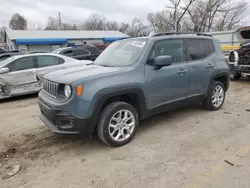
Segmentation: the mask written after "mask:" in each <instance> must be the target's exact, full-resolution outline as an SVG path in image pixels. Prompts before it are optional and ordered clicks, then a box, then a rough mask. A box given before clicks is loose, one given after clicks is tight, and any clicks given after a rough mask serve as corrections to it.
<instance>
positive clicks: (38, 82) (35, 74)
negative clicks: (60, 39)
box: [0, 53, 92, 99]
mask: <svg viewBox="0 0 250 188" xmlns="http://www.w3.org/2000/svg"><path fill="white" fill-rule="evenodd" d="M91 62H92V61H79V60H76V59H73V58H70V57H66V56H62V55H59V54H51V53H38V54H28V55H16V56H13V57H10V58H7V59H5V60H3V61H0V99H2V98H8V97H13V96H17V95H24V94H30V93H37V92H39V91H40V89H41V87H42V78H43V76H44V75H45V74H47V73H50V72H52V71H57V70H62V69H67V68H74V67H81V66H85V65H86V64H89V63H91Z"/></svg>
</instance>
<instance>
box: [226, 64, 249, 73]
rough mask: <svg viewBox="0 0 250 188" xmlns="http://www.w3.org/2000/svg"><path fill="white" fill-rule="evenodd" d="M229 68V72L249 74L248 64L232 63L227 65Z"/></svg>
mask: <svg viewBox="0 0 250 188" xmlns="http://www.w3.org/2000/svg"><path fill="white" fill-rule="evenodd" d="M229 68H230V72H231V73H246V74H250V65H237V66H235V65H233V64H230V65H229Z"/></svg>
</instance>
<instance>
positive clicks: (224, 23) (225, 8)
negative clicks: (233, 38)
mask: <svg viewBox="0 0 250 188" xmlns="http://www.w3.org/2000/svg"><path fill="white" fill-rule="evenodd" d="M247 7H248V6H247V2H246V1H240V2H238V1H236V0H205V1H204V0H197V2H195V3H194V4H193V6H192V7H190V8H189V9H188V11H187V12H188V17H189V19H190V20H189V21H187V22H186V23H185V24H186V26H187V25H188V27H189V29H191V28H192V29H193V31H195V32H206V31H217V30H228V29H233V28H235V27H237V26H238V24H239V23H240V22H241V19H242V18H243V15H244V12H245V11H246V9H247Z"/></svg>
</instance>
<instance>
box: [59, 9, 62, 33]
mask: <svg viewBox="0 0 250 188" xmlns="http://www.w3.org/2000/svg"><path fill="white" fill-rule="evenodd" d="M58 23H59V30H61V29H62V27H61V25H62V20H61V13H60V12H58Z"/></svg>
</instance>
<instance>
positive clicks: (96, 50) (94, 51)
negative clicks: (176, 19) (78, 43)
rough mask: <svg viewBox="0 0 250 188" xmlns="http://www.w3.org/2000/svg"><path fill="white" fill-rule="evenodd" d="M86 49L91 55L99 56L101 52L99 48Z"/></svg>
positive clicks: (87, 47) (89, 47) (85, 47)
mask: <svg viewBox="0 0 250 188" xmlns="http://www.w3.org/2000/svg"><path fill="white" fill-rule="evenodd" d="M83 48H84V49H86V50H88V51H89V52H90V53H91V54H99V53H100V50H98V48H97V47H94V46H88V45H87V46H84V47H83Z"/></svg>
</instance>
